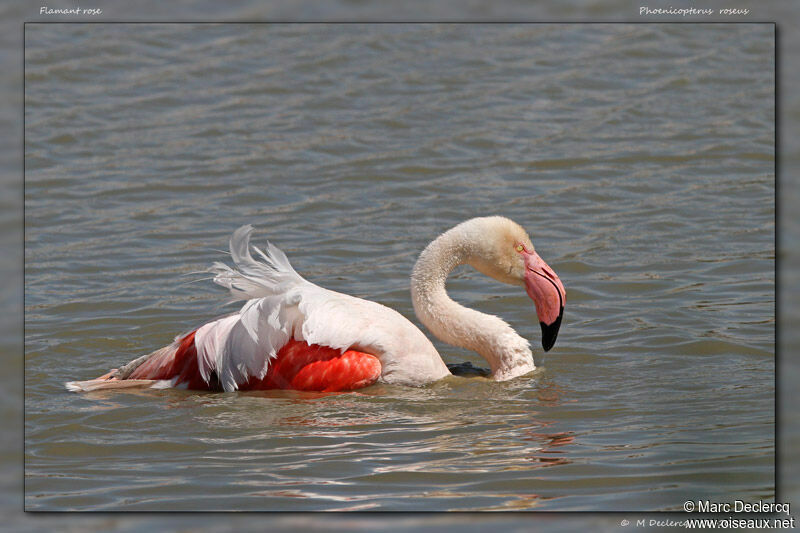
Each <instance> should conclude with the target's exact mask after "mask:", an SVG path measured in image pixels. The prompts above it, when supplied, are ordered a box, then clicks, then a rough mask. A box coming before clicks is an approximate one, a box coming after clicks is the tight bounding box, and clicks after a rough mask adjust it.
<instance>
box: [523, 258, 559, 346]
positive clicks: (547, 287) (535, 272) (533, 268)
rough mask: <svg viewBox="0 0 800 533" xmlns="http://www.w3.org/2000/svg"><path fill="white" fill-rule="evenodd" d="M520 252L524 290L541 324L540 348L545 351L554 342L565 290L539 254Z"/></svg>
mask: <svg viewBox="0 0 800 533" xmlns="http://www.w3.org/2000/svg"><path fill="white" fill-rule="evenodd" d="M521 253H522V255H523V257H524V258H525V290H526V292H527V293H528V296H530V297H531V300H533V304H534V305H535V306H536V316H538V317H539V325H540V326H542V348H544V351H545V352H547V351H549V350H550V348H552V347H553V345H554V344H555V343H556V337H558V328H560V327H561V318H562V317H563V316H564V303H565V302H566V301H567V292H566V291H565V290H564V285H563V284H562V283H561V280H560V279H558V276H557V275H556V273H555V272H553V270H552V269H551V268H550V267H549V266H547V263H545V262H544V260H543V259H542V258H541V257H539V254H537V253H536V252H528V251H527V250H525V251H524V252H521Z"/></svg>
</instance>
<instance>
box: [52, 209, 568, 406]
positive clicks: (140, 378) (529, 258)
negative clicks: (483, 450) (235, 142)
mask: <svg viewBox="0 0 800 533" xmlns="http://www.w3.org/2000/svg"><path fill="white" fill-rule="evenodd" d="M252 230H253V228H252V226H243V227H241V228H239V229H238V230H236V231H235V232H234V233H233V236H232V237H231V239H230V250H231V257H232V259H233V263H234V265H235V266H234V267H233V268H232V267H230V266H228V265H225V264H223V263H215V264H214V266H213V267H212V269H211V270H212V272H214V274H215V277H214V281H215V283H217V284H219V285H222V286H223V287H226V288H227V289H229V290H230V292H231V294H232V296H233V300H245V303H244V305H243V306H242V308H241V309H240V310H239V311H238V312H235V313H233V314H230V315H228V316H225V317H222V318H218V319H216V320H212V321H211V322H208V323H207V324H204V325H203V326H201V327H199V328H197V329H195V330H193V331H192V332H190V333H188V334H185V335H181V336H178V337H176V338H175V341H174V342H173V343H172V344H170V345H168V346H165V347H164V348H161V349H160V350H156V351H155V352H153V353H151V354H148V355H145V356H142V357H140V358H138V359H136V360H134V361H131V362H130V363H128V364H127V365H124V366H122V367H120V368H118V369H115V370H112V371H111V372H109V373H108V374H105V375H103V376H100V377H99V378H97V379H94V380H90V381H83V382H70V383H67V388H69V389H70V390H75V391H89V390H98V389H110V388H122V387H132V386H152V387H181V388H189V389H198V390H224V391H235V390H262V389H297V390H308V391H328V392H332V391H344V390H354V389H358V388H361V387H365V386H368V385H371V384H373V383H375V382H376V381H377V380H378V379H380V380H381V381H384V382H386V383H394V384H402V385H423V384H426V383H430V382H433V381H436V380H438V379H441V378H443V377H445V376H449V375H450V371H449V370H448V368H447V366H446V365H445V364H444V361H442V358H441V357H440V355H439V353H438V352H437V351H436V348H435V347H434V346H433V344H432V343H431V342H430V340H428V338H427V337H426V336H425V335H424V334H423V333H422V332H421V331H420V330H419V329H418V328H417V327H416V326H414V325H413V324H412V323H411V322H410V321H409V320H408V319H407V318H405V317H404V316H403V315H401V314H400V313H398V312H397V311H394V310H392V309H390V308H388V307H386V306H383V305H380V304H378V303H375V302H371V301H369V300H364V299H361V298H356V297H353V296H349V295H346V294H341V293H337V292H334V291H330V290H327V289H324V288H322V287H319V286H317V285H315V284H313V283H311V282H309V281H307V280H306V279H304V278H303V277H302V276H300V275H299V274H298V273H297V272H296V271H295V270H294V268H292V266H291V264H290V263H289V260H288V259H287V257H286V256H285V255H284V253H283V252H281V251H280V250H279V249H278V248H277V247H275V246H273V245H271V244H269V243H268V244H267V248H266V251H261V250H259V249H258V248H256V247H254V246H253V247H251V246H250V235H251V233H252ZM251 250H252V251H253V252H255V253H256V254H257V255H258V258H257V259H256V258H253V256H252V255H251ZM459 264H469V265H472V266H473V267H475V268H476V269H477V270H479V271H480V272H482V273H484V274H488V275H490V276H491V277H493V278H495V279H497V280H498V281H502V282H504V283H510V284H515V285H523V286H525V287H526V290H527V292H528V295H529V296H530V297H531V298H532V299H533V300H534V303H535V305H536V308H537V314H538V316H539V319H540V322H541V325H542V332H543V342H542V344H543V347H544V349H545V350H549V349H550V347H552V345H553V343H554V342H555V336H556V334H557V333H558V328H559V326H560V324H561V316H562V313H563V307H564V302H565V299H566V293H565V291H564V287H563V285H562V284H561V281H560V280H559V279H558V276H556V275H555V273H553V272H552V271H551V270H550V269H549V267H548V266H547V264H546V263H544V261H542V260H541V258H540V257H539V256H538V255H537V254H536V253H535V252H534V250H533V245H532V244H531V241H530V238H529V237H528V235H527V234H526V233H525V231H524V230H523V229H522V228H521V227H520V226H518V225H517V224H516V223H514V222H512V221H511V220H509V219H506V218H503V217H484V218H476V219H472V220H468V221H466V222H464V223H462V224H459V225H458V226H455V227H453V228H451V229H450V230H448V231H447V232H445V233H443V234H442V235H440V236H439V237H438V238H437V239H436V240H434V241H433V242H432V243H431V244H429V245H428V247H427V248H426V249H425V250H424V251H423V253H422V254H421V256H420V258H419V260H418V261H417V264H416V266H415V267H414V272H413V273H412V279H411V293H412V299H413V303H414V309H415V311H416V313H417V316H418V317H419V318H420V320H421V321H422V322H423V323H424V324H425V325H426V326H427V327H428V329H430V330H431V331H432V332H433V333H434V334H435V335H436V336H437V337H439V338H440V339H442V340H445V341H447V342H450V343H451V344H455V345H458V346H462V347H465V348H469V349H472V350H475V351H477V352H478V353H479V354H481V355H482V356H483V357H484V358H485V359H486V360H487V361H488V362H489V364H490V366H491V369H492V370H491V372H492V377H493V378H494V379H497V380H507V379H512V378H514V377H517V376H520V375H523V374H526V373H529V372H530V371H532V370H533V369H534V364H533V356H532V353H531V350H530V347H529V344H528V341H527V340H526V339H524V338H522V337H520V336H519V335H517V334H516V333H515V332H514V330H513V329H512V328H511V326H509V325H508V324H507V323H505V322H504V321H503V320H502V319H500V318H498V317H495V316H491V315H485V314H483V313H479V312H477V311H474V310H471V309H467V308H464V307H462V306H460V305H459V304H457V303H456V302H454V301H452V300H451V299H449V298H448V297H447V295H446V293H445V280H446V278H447V275H448V274H449V273H450V272H451V271H452V270H453V268H455V267H456V266H458V265H459Z"/></svg>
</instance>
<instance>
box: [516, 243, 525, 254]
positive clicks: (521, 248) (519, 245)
mask: <svg viewBox="0 0 800 533" xmlns="http://www.w3.org/2000/svg"><path fill="white" fill-rule="evenodd" d="M524 249H525V247H524V246H523V245H522V244H518V245H517V248H516V250H517V251H518V252H520V253H522V251H523V250H524Z"/></svg>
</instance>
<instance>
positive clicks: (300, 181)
mask: <svg viewBox="0 0 800 533" xmlns="http://www.w3.org/2000/svg"><path fill="white" fill-rule="evenodd" d="M774 39H775V34H774V28H773V26H772V25H759V24H749V25H671V24H665V25H517V24H502V25H327V24H326V25H320V24H317V25H295V24H289V25H188V24H183V25H171V24H147V25H126V24H108V25H105V24H99V25H43V24H28V25H27V26H26V31H25V45H26V51H25V165H26V169H25V170H26V173H25V350H26V355H25V504H26V508H27V509H28V510H73V509H75V510H194V509H203V510H209V509H220V510H223V509H241V510H332V509H358V510H481V509H509V510H680V509H681V508H682V504H683V502H684V501H685V500H688V499H694V500H697V499H700V498H702V499H712V500H715V501H732V500H733V499H742V500H746V501H758V500H766V501H771V500H773V499H774V497H775V486H774V474H775V471H774V453H775V448H774V444H775V443H774V427H775V412H774V396H775V388H774V380H775V360H774V355H775V337H774V326H775V307H774V306H775V276H774V267H775V247H774V237H775V224H774V220H775V219H774V217H775V197H774V195H775V175H774V163H775V151H774V133H775V129H774V112H775V106H774V96H775V94H774V81H775V73H774ZM487 214H501V215H505V216H508V217H510V218H512V219H514V220H516V221H517V222H519V223H520V224H522V225H523V226H524V227H526V228H527V229H528V231H529V232H530V234H531V236H532V238H533V242H534V244H535V245H536V247H537V251H538V252H539V253H540V254H541V255H542V257H543V258H544V259H545V260H546V261H547V262H548V263H549V264H550V266H551V267H553V269H554V270H555V271H556V272H557V273H558V274H559V276H560V277H561V279H562V281H563V282H564V284H565V286H566V288H567V295H568V296H567V308H566V311H565V316H564V323H563V325H562V329H561V332H560V334H559V339H558V342H557V344H556V346H555V348H554V349H553V350H552V351H551V352H549V353H548V354H546V355H545V354H543V353H542V351H541V349H540V348H539V336H540V332H539V325H538V324H537V320H536V317H535V313H534V310H533V307H532V305H531V303H530V300H529V299H528V297H527V296H526V295H525V294H524V292H523V291H522V290H521V289H518V288H515V287H511V286H506V285H500V284H497V283H496V282H493V281H491V280H488V279H486V278H484V277H483V276H482V275H481V274H479V273H477V272H475V271H472V270H469V269H467V268H463V269H460V270H458V271H456V273H455V275H454V277H453V278H451V280H450V282H449V284H448V289H449V291H450V292H451V294H452V295H453V297H454V298H455V299H457V300H458V301H460V302H462V303H463V304H465V305H468V306H471V307H474V308H476V309H479V310H481V311H484V312H489V313H493V314H497V315H499V316H502V317H503V318H504V319H506V320H507V321H508V322H509V323H511V324H512V325H513V326H514V327H515V329H517V331H518V332H519V333H520V334H521V335H523V336H525V337H526V338H529V339H530V340H531V344H532V345H533V346H534V348H535V350H534V357H535V360H536V364H537V366H538V367H539V368H538V370H537V371H536V372H535V373H534V374H531V375H529V376H525V377H522V378H519V379H516V380H513V381H510V382H504V383H496V382H492V381H489V380H486V379H481V378H474V379H467V378H448V379H447V380H444V381H442V382H439V383H436V384H433V385H430V386H427V387H423V388H407V387H396V386H387V385H381V384H378V385H375V386H373V387H370V388H367V389H364V390H362V391H359V392H356V393H347V394H301V393H289V392H271V393H260V394H256V393H232V394H213V393H199V392H191V391H189V392H187V391H144V392H142V391H139V392H135V393H134V392H126V393H120V392H117V393H104V394H99V393H97V394H88V395H79V394H75V393H69V392H67V391H66V390H65V389H64V388H63V382H64V381H67V380H73V379H89V378H92V377H95V376H96V375H98V374H100V373H103V372H105V371H107V370H108V369H110V368H113V367H116V366H118V365H119V364H122V363H125V362H127V361H129V360H130V359H133V358H135V357H137V356H139V355H141V354H143V353H146V352H149V351H151V350H153V349H155V348H158V347H160V346H162V345H164V344H166V343H168V342H169V341H170V340H171V339H172V337H173V336H174V335H176V334H178V333H180V332H183V331H186V330H188V329H190V328H192V327H194V326H197V325H198V324H201V323H203V322H204V321H205V320H207V319H209V318H212V317H214V316H217V315H219V314H220V313H222V312H224V311H226V310H227V309H228V308H226V307H221V306H220V302H222V301H223V299H224V297H225V295H224V293H223V291H222V290H220V289H218V288H216V287H214V286H213V284H212V283H211V282H210V281H208V280H203V279H202V278H204V277H205V276H204V275H203V274H196V272H198V271H201V270H203V269H205V268H206V267H207V266H208V265H209V264H210V263H211V262H213V261H216V260H220V259H222V260H224V259H225V255H224V253H222V252H221V251H220V250H224V249H225V248H226V246H227V238H228V236H229V235H230V233H231V232H232V231H233V230H234V229H236V228H237V227H238V226H240V225H242V224H245V223H252V224H253V225H255V226H256V227H257V233H256V235H255V237H254V240H255V243H256V244H258V243H263V242H265V241H266V240H267V239H270V240H272V241H273V242H275V243H276V244H277V245H279V246H280V247H281V248H283V249H284V251H285V252H287V254H288V255H289V257H290V258H291V260H292V262H293V264H294V266H295V268H296V269H297V270H298V271H299V272H301V273H302V274H303V275H305V276H306V277H307V278H309V279H310V280H312V281H314V282H316V283H318V284H320V285H322V286H325V287H328V288H331V289H334V290H338V291H341V292H346V293H349V294H353V295H356V296H360V297H365V298H370V299H372V300H375V301H378V302H380V303H383V304H385V305H388V306H390V307H392V308H394V309H396V310H398V311H399V312H401V313H402V314H404V315H405V316H407V317H409V318H411V319H412V320H413V321H415V322H416V319H415V318H414V317H413V310H412V308H411V303H410V298H409V293H408V278H409V274H410V271H411V267H412V265H413V263H414V261H415V259H416V256H417V254H418V253H419V252H420V251H421V250H422V249H423V248H424V246H425V245H426V244H427V242H429V241H430V240H431V239H433V238H435V237H436V236H437V235H438V234H439V233H441V232H442V231H444V230H446V229H448V228H449V227H450V226H452V225H454V224H456V223H458V222H460V221H462V220H464V219H466V218H469V217H472V216H479V215H487ZM192 280H200V281H198V282H196V283H187V282H188V281H192ZM436 344H437V347H438V348H439V350H440V352H441V353H442V355H443V357H444V359H445V360H446V362H448V363H453V362H461V361H471V362H473V363H474V364H476V365H481V364H482V361H481V359H480V358H479V356H477V355H475V354H472V353H469V352H466V351H464V350H460V349H456V348H452V347H449V346H447V345H444V344H442V343H439V342H438V341H437V343H436ZM484 366H485V365H484Z"/></svg>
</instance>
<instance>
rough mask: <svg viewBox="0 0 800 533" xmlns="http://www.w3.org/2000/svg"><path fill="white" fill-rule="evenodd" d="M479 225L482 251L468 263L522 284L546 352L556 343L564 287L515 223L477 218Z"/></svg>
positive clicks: (497, 219) (485, 272) (498, 219)
mask: <svg viewBox="0 0 800 533" xmlns="http://www.w3.org/2000/svg"><path fill="white" fill-rule="evenodd" d="M476 220H481V221H482V222H484V223H483V224H480V226H482V228H481V230H482V231H481V235H480V239H479V240H478V242H480V243H481V244H480V247H481V249H480V250H479V251H477V253H476V254H474V257H475V256H476V257H475V258H474V259H473V260H472V261H470V263H471V264H472V265H473V266H474V267H475V268H476V269H477V270H478V271H480V272H482V273H484V274H486V275H487V276H491V277H493V278H495V279H496V280H498V281H502V282H504V283H509V284H512V285H522V286H524V287H525V291H526V292H527V293H528V296H529V297H530V298H531V300H533V303H534V306H535V307H536V315H537V317H538V318H539V325H540V326H541V327H542V348H544V351H549V350H550V348H552V347H553V345H554V344H555V342H556V337H557V336H558V329H559V328H560V327H561V318H562V317H563V315H564V304H565V303H566V300H567V293H566V290H565V289H564V285H563V284H562V283H561V280H560V279H559V278H558V276H557V275H556V273H555V272H553V269H552V268H550V267H549V266H548V265H547V263H545V262H544V260H543V259H542V258H541V257H539V254H537V253H536V251H535V250H534V248H533V243H532V242H531V239H530V237H529V236H528V234H527V233H526V232H525V230H524V229H522V227H521V226H519V225H518V224H516V223H515V222H513V221H511V220H509V219H507V218H503V217H486V218H485V219H476Z"/></svg>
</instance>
